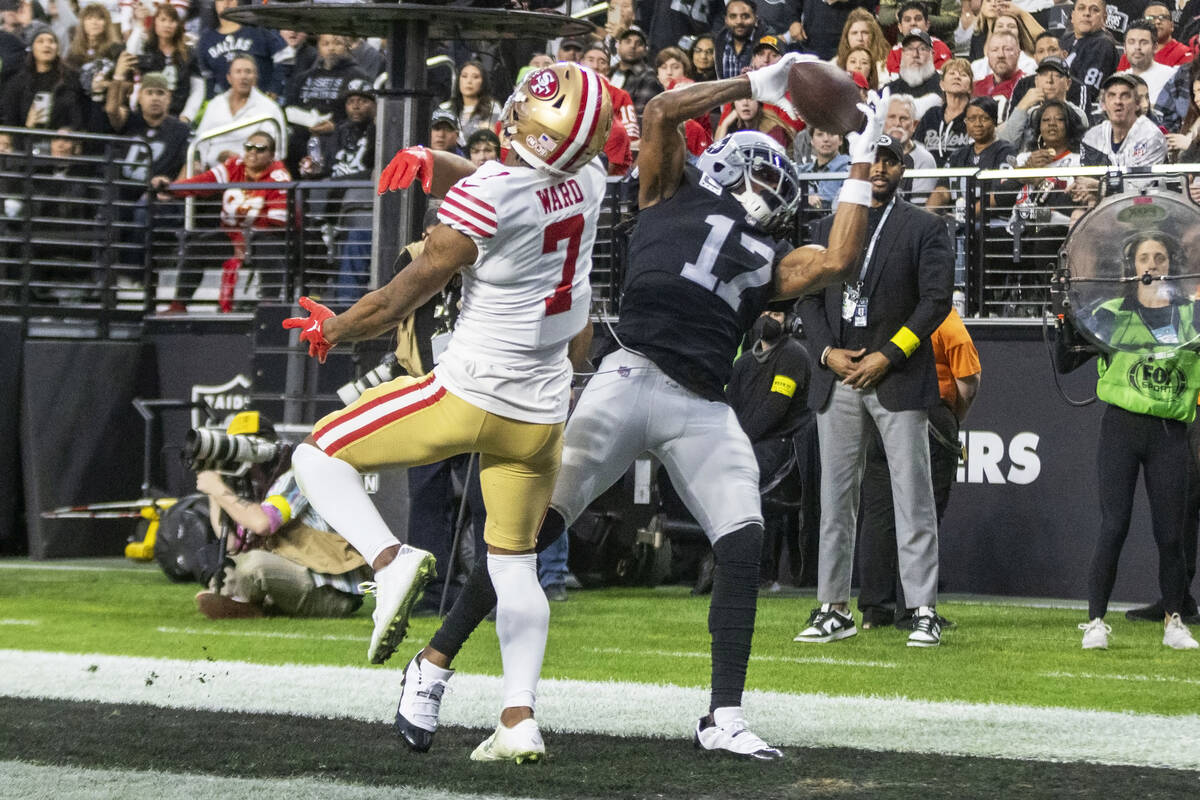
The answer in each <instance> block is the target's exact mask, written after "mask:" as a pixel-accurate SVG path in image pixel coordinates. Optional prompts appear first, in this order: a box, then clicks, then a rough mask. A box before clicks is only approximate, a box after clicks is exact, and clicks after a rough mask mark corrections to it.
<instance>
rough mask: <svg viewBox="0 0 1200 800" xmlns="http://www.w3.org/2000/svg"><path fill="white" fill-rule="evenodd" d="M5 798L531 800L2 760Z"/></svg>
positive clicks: (422, 789) (408, 788)
mask: <svg viewBox="0 0 1200 800" xmlns="http://www.w3.org/2000/svg"><path fill="white" fill-rule="evenodd" d="M0 794H2V795H3V796H4V797H24V798H43V797H46V798H50V797H52V798H55V800H96V798H98V797H119V798H122V800H127V799H128V798H147V799H148V800H195V798H197V797H286V798H288V800H395V798H398V797H403V798H414V799H415V798H421V799H424V798H438V800H529V799H528V798H524V799H522V798H512V797H509V796H507V795H505V796H504V797H503V798H500V796H498V795H479V794H461V793H459V792H447V791H445V790H444V789H438V788H430V787H424V786H386V787H377V786H364V785H360V784H354V783H343V782H341V781H327V780H322V779H320V778H227V777H223V776H219V775H196V774H192V773H181V772H149V771H145V770H121V769H89V768H76V767H59V766H50V767H47V766H41V765H38V764H28V763H25V762H23V761H0Z"/></svg>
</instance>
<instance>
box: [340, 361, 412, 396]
mask: <svg viewBox="0 0 1200 800" xmlns="http://www.w3.org/2000/svg"><path fill="white" fill-rule="evenodd" d="M399 374H400V364H399V363H398V362H397V360H396V354H395V353H388V354H387V355H386V356H384V357H383V360H382V361H380V362H379V365H378V366H377V367H375V369H373V370H371V371H370V372H368V373H367V374H366V375H363V376H362V377H361V378H359V379H358V380H356V381H351V382H350V383H347V384H345V385H344V386H342V387H341V388H340V389H338V390H337V396H338V399H340V400H341V401H342V403H343V404H345V405H350V404H351V403H353V402H354V401H355V400H357V399H358V398H359V397H361V396H362V393H363V392H365V391H366V390H367V389H374V388H375V387H376V386H378V385H379V384H381V383H387V382H388V381H390V380H391V379H392V378H395V377H396V376H397V375H399Z"/></svg>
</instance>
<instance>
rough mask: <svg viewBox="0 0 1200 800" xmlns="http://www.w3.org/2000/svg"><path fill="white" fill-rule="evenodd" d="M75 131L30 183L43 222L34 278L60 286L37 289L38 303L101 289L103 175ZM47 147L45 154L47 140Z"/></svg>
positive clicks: (65, 133)
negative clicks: (95, 229) (98, 229)
mask: <svg viewBox="0 0 1200 800" xmlns="http://www.w3.org/2000/svg"><path fill="white" fill-rule="evenodd" d="M42 35H43V34H40V33H39V34H38V38H40V37H41V36H42ZM45 35H47V36H50V37H53V34H52V33H49V32H47V33H46V34H45ZM56 42H57V40H56ZM74 133H75V131H73V130H71V129H70V128H59V129H58V131H56V135H54V136H52V137H51V138H50V141H49V148H48V149H49V155H48V156H47V155H43V156H41V157H35V158H34V160H33V174H32V176H31V178H30V181H29V182H30V187H29V188H30V190H31V195H32V199H31V202H30V208H29V209H28V210H29V215H30V216H31V217H32V218H34V219H36V220H37V237H36V240H35V241H34V242H32V243H31V247H32V254H31V255H32V257H33V259H34V261H35V262H36V263H35V264H34V265H33V268H32V269H33V279H34V281H35V282H40V281H46V282H50V283H52V284H58V285H57V286H51V287H44V288H42V289H35V290H34V298H35V300H40V301H43V302H56V301H57V300H58V299H60V298H64V297H69V298H70V299H72V300H78V299H81V297H82V296H83V295H84V294H85V292H87V291H88V290H87V289H86V288H84V287H85V286H86V287H89V288H90V287H94V286H96V285H98V284H97V278H98V276H97V275H95V274H94V270H93V269H92V268H91V267H90V265H91V264H95V263H97V262H98V260H99V253H98V252H97V246H98V244H99V243H98V242H96V241H95V239H94V238H93V237H94V233H92V232H91V231H90V230H89V227H90V226H94V225H95V221H96V208H97V204H98V202H99V200H100V197H101V189H100V185H99V181H98V180H97V179H98V178H99V175H98V174H97V170H96V166H95V165H94V164H90V163H87V162H86V161H84V160H82V159H80V157H79V156H80V155H81V154H82V152H83V148H82V146H81V143H80V140H79V139H77V138H75V137H74V136H73V135H72V134H74ZM41 148H42V152H43V153H45V152H46V150H45V142H44V141H43V142H42V143H41ZM89 239H91V241H89ZM47 262H50V263H47ZM51 264H54V265H53V266H52V265H51Z"/></svg>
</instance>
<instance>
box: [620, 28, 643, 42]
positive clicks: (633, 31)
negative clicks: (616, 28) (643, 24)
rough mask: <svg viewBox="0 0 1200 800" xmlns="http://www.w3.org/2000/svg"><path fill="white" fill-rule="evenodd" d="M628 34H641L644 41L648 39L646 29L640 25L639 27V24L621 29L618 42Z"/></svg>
mask: <svg viewBox="0 0 1200 800" xmlns="http://www.w3.org/2000/svg"><path fill="white" fill-rule="evenodd" d="M626 36H640V37H642V42H643V43H644V42H645V41H646V32H645V31H644V30H642V29H641V28H640V27H638V26H637V25H630V26H629V27H628V28H626V29H625V30H623V31H621V32H620V33H619V34H618V35H617V41H618V42H619V41H621V40H622V39H624V38H625V37H626Z"/></svg>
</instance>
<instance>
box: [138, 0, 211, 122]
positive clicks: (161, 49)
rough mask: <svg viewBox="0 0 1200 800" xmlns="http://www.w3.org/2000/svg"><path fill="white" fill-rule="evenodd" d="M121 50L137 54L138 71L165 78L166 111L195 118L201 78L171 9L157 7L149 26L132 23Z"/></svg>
mask: <svg viewBox="0 0 1200 800" xmlns="http://www.w3.org/2000/svg"><path fill="white" fill-rule="evenodd" d="M137 7H138V8H142V6H141V5H139V6H137ZM125 50H126V51H127V52H129V53H132V54H133V55H134V56H136V57H137V71H138V73H139V74H141V75H145V74H146V73H147V72H159V73H161V74H162V75H163V77H164V78H166V79H167V84H168V85H169V86H170V87H171V106H170V108H169V109H168V113H170V114H172V115H174V116H176V117H178V118H179V119H180V120H182V121H183V122H188V123H190V122H191V121H192V120H193V119H195V118H196V115H197V114H199V113H200V107H201V106H202V105H203V104H204V99H205V98H204V91H205V87H204V78H203V77H202V76H201V75H200V68H199V66H198V65H197V64H196V56H195V53H193V52H192V49H191V48H190V47H188V45H187V42H186V41H185V39H184V25H183V22H182V21H181V20H180V19H179V15H178V14H177V13H176V11H175V9H174V8H172V7H171V6H169V5H160V6H158V7H157V8H156V9H155V10H154V16H153V18H152V19H151V24H150V27H149V29H147V28H145V27H143V26H140V25H138V26H134V28H133V32H132V33H130V34H129V39H128V40H127V41H126V42H125Z"/></svg>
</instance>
